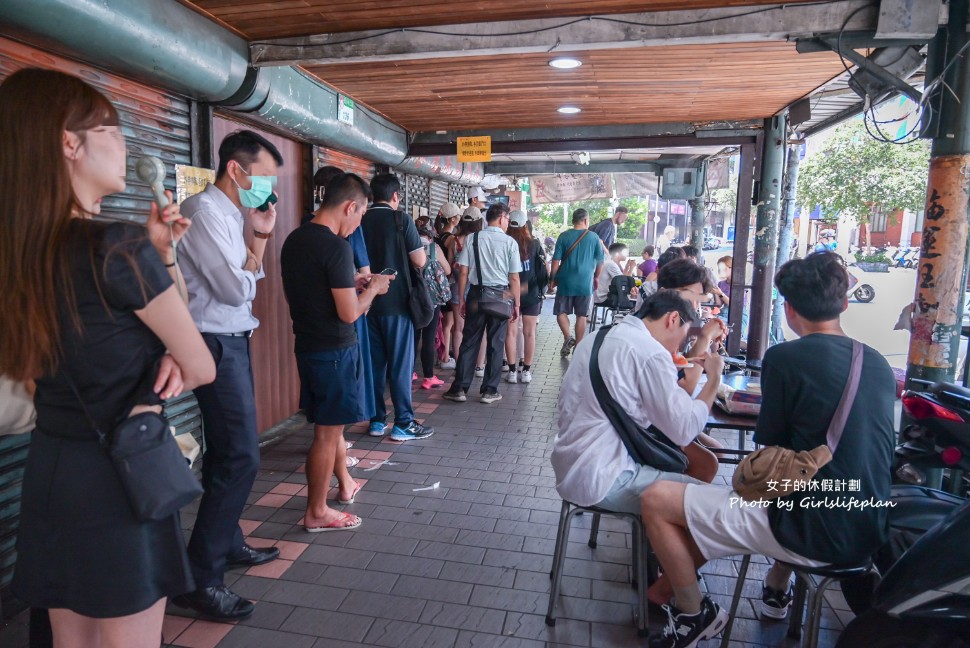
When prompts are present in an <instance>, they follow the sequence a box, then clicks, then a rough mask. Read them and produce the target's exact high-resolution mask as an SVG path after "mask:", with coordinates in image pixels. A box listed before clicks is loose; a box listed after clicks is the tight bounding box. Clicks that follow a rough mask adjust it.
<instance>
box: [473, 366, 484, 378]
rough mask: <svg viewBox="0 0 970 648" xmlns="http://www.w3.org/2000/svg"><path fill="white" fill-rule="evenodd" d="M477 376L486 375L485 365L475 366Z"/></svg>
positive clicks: (482, 376)
mask: <svg viewBox="0 0 970 648" xmlns="http://www.w3.org/2000/svg"><path fill="white" fill-rule="evenodd" d="M475 377H476V378H484V377H485V367H475Z"/></svg>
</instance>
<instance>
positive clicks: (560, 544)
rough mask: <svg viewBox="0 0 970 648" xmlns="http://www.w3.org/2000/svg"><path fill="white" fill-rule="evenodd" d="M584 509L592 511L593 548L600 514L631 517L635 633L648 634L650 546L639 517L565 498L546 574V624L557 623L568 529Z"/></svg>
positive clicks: (588, 511) (590, 545) (593, 547)
mask: <svg viewBox="0 0 970 648" xmlns="http://www.w3.org/2000/svg"><path fill="white" fill-rule="evenodd" d="M583 513H592V514H593V522H592V527H591V529H590V532H589V541H588V543H587V544H588V545H589V547H590V548H591V549H595V548H596V537H597V535H598V533H599V525H600V516H601V515H611V516H613V517H618V518H625V519H627V520H629V521H630V525H631V526H632V531H633V561H632V562H633V577H632V582H631V584H632V586H633V587H635V588H636V590H637V597H638V606H637V610H636V612H635V613H634V617H635V621H636V624H637V634H639V635H640V636H641V637H649V636H650V625H649V620H648V617H647V575H648V573H649V569H648V563H649V555H650V548H649V545H648V544H647V540H646V535H645V534H644V532H643V523H642V522H641V520H640V516H639V515H637V514H634V513H620V512H617V511H607V510H606V509H601V508H598V507H596V506H579V505H577V504H573V503H572V502H567V501H566V500H563V502H562V512H561V513H560V514H559V532H558V533H557V534H556V550H555V554H554V555H553V559H552V572H550V574H549V577H550V578H551V579H552V589H551V590H550V592H549V609H548V610H547V611H546V625H547V626H550V627H551V626H555V625H556V603H557V602H558V600H559V589H560V586H561V584H562V569H563V565H564V564H565V563H566V547H567V543H568V541H569V530H570V527H571V525H572V521H573V518H575V517H576V516H579V515H582V514H583Z"/></svg>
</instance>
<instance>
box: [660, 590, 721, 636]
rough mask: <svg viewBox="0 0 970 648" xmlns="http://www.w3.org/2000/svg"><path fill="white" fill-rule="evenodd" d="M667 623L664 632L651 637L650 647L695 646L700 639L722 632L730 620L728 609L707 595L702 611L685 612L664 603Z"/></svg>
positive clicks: (702, 603)
mask: <svg viewBox="0 0 970 648" xmlns="http://www.w3.org/2000/svg"><path fill="white" fill-rule="evenodd" d="M663 610H664V611H665V612H666V613H667V625H665V626H664V629H663V633H662V634H660V635H654V636H653V637H651V639H650V648H694V647H695V646H696V645H697V642H698V641H702V640H704V639H712V638H714V637H716V636H717V635H719V634H720V633H721V630H723V629H724V626H726V625H727V622H728V613H727V610H723V609H721V607H720V606H719V605H718V604H717V603H715V602H714V601H712V600H711V599H710V597H709V596H705V597H704V600H703V601H701V611H700V612H698V613H697V614H684V613H683V612H681V611H680V610H678V609H677V608H676V607H674V606H672V605H664V606H663Z"/></svg>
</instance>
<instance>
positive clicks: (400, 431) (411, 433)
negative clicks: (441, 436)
mask: <svg viewBox="0 0 970 648" xmlns="http://www.w3.org/2000/svg"><path fill="white" fill-rule="evenodd" d="M432 434H434V428H433V427H425V426H423V425H421V424H420V423H418V422H417V421H411V424H410V425H408V426H407V427H406V428H402V427H399V426H398V425H397V424H395V425H394V429H393V430H391V441H413V440H414V439H427V438H428V437H429V436H431V435H432Z"/></svg>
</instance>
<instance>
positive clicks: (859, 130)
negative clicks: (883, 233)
mask: <svg viewBox="0 0 970 648" xmlns="http://www.w3.org/2000/svg"><path fill="white" fill-rule="evenodd" d="M929 154H930V147H929V143H928V142H926V141H923V140H920V141H917V142H913V143H911V144H905V145H897V144H885V143H883V142H878V141H876V140H874V139H873V138H872V137H870V136H869V134H868V133H867V132H866V130H865V126H864V125H863V124H862V122H861V121H855V122H851V123H847V124H843V125H842V126H840V127H839V128H838V129H837V130H836V131H835V134H834V135H833V136H832V138H831V139H830V140H829V141H828V142H826V143H825V146H824V147H823V148H822V149H821V150H820V151H818V152H817V153H816V154H815V155H813V156H811V157H810V158H808V159H806V160H805V161H803V162H802V165H801V168H800V169H799V175H798V202H799V203H800V204H801V205H802V206H803V207H805V208H806V209H808V210H809V211H811V210H813V209H815V206H816V205H819V206H821V207H822V211H823V214H824V215H825V218H826V220H836V219H837V218H838V216H839V214H846V215H849V216H851V217H852V218H854V219H855V220H856V222H858V223H859V224H864V223H868V222H869V215H870V213H871V211H872V207H873V206H876V205H880V206H882V208H883V209H884V210H894V209H909V210H912V211H916V210H919V209H922V208H923V206H924V204H925V201H926V182H927V173H928V169H929Z"/></svg>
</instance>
